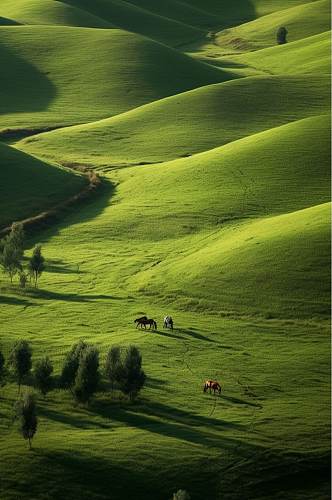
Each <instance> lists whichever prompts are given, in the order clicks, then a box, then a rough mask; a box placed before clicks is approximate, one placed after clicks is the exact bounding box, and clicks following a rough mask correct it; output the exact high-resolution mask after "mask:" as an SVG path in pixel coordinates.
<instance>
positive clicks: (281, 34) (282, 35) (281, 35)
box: [277, 26, 288, 45]
mask: <svg viewBox="0 0 332 500" xmlns="http://www.w3.org/2000/svg"><path fill="white" fill-rule="evenodd" d="M287 34H288V31H287V29H286V28H285V27H283V26H282V27H281V28H279V29H278V31H277V43H278V45H283V44H284V43H287Z"/></svg>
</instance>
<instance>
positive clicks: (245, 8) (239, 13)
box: [183, 0, 312, 27]
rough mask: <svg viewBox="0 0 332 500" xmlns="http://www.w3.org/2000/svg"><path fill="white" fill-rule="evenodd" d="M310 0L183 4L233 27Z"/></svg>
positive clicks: (190, 1)
mask: <svg viewBox="0 0 332 500" xmlns="http://www.w3.org/2000/svg"><path fill="white" fill-rule="evenodd" d="M311 2H312V0H238V1H237V2H234V0H224V1H223V2H220V0H185V1H184V2H183V3H186V4H189V5H191V6H195V7H197V8H200V9H202V10H204V11H206V12H210V13H213V14H215V15H218V16H219V17H220V18H221V20H222V25H223V27H229V26H235V25H238V24H243V23H245V22H248V21H251V20H253V19H256V18H257V17H260V16H266V15H267V14H271V13H272V12H277V11H280V10H283V9H288V8H290V7H295V6H296V5H301V4H305V3H311Z"/></svg>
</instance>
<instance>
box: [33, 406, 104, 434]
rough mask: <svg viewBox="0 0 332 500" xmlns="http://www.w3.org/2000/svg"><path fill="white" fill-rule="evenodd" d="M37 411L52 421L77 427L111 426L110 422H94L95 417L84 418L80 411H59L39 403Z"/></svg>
mask: <svg viewBox="0 0 332 500" xmlns="http://www.w3.org/2000/svg"><path fill="white" fill-rule="evenodd" d="M38 413H39V415H40V416H42V417H45V418H48V419H50V420H53V421H54V422H58V423H60V424H64V425H68V426H70V427H76V428H78V429H94V428H96V427H98V428H99V429H109V428H110V427H111V425H110V424H106V423H105V424H103V423H100V422H96V420H95V419H91V418H90V419H88V418H85V417H84V415H83V414H82V413H75V414H73V413H70V414H68V413H63V412H61V413H60V412H58V411H56V410H54V409H51V408H49V407H48V406H42V405H40V404H38Z"/></svg>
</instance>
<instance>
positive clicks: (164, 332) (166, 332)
mask: <svg viewBox="0 0 332 500" xmlns="http://www.w3.org/2000/svg"><path fill="white" fill-rule="evenodd" d="M152 333H153V334H157V335H161V336H162V337H169V338H171V339H177V340H179V339H182V337H180V336H179V335H175V334H174V333H170V330H152Z"/></svg>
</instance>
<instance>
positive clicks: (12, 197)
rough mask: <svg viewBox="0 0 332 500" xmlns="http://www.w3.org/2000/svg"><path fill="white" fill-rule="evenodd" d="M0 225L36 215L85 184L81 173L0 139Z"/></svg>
mask: <svg viewBox="0 0 332 500" xmlns="http://www.w3.org/2000/svg"><path fill="white" fill-rule="evenodd" d="M0 177H1V182H0V200H1V201H0V227H1V228H2V227H5V226H7V225H10V224H11V223H12V222H13V221H16V220H21V219H25V218H28V217H33V216H35V215H38V214H39V213H40V212H42V211H44V210H47V209H48V208H52V207H53V206H55V205H57V204H58V203H60V202H62V201H65V200H67V199H68V198H70V197H71V196H73V195H74V194H76V193H77V192H78V191H80V189H81V188H82V187H83V186H84V185H85V184H86V179H85V177H83V176H82V175H79V174H75V173H73V172H72V171H69V170H67V169H64V168H61V167H59V166H55V165H51V164H49V163H45V162H43V161H40V160H38V159H37V158H34V157H33V156H30V155H28V154H26V153H23V152H22V151H18V150H17V149H14V148H12V147H10V146H7V145H5V144H1V143H0Z"/></svg>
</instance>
